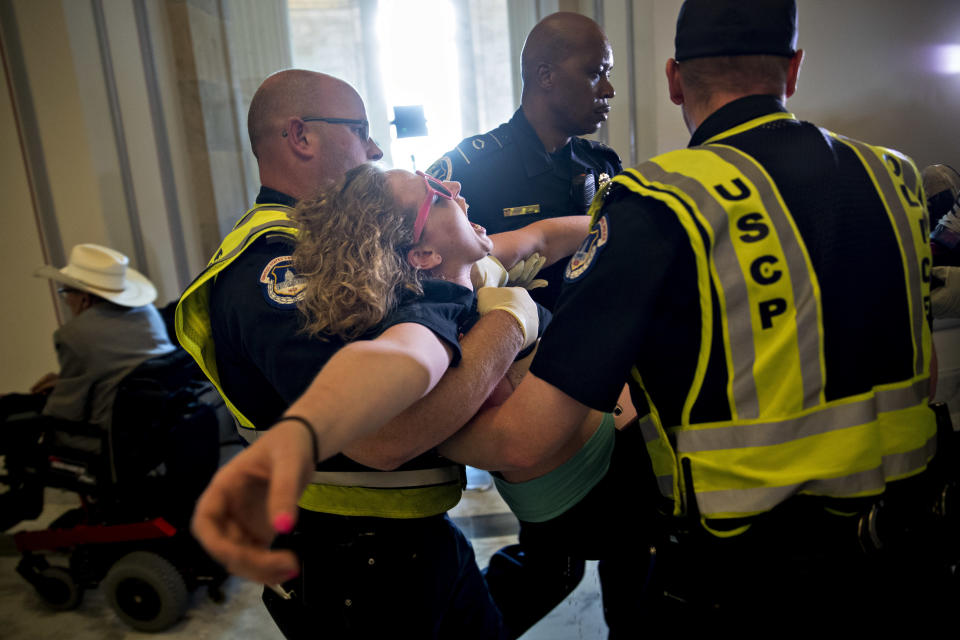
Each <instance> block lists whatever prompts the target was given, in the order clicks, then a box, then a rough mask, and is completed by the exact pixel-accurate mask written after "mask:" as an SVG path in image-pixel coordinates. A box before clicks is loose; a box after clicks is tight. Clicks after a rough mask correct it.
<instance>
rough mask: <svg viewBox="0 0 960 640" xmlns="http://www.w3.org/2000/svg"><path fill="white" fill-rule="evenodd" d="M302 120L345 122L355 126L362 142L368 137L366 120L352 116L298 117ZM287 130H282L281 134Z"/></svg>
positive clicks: (284, 133) (368, 129)
mask: <svg viewBox="0 0 960 640" xmlns="http://www.w3.org/2000/svg"><path fill="white" fill-rule="evenodd" d="M300 119H301V120H303V121H304V122H328V123H330V124H345V125H348V126H350V127H356V130H355V133H356V134H357V137H358V138H360V140H362V141H363V142H366V141H367V140H369V139H370V123H369V122H367V121H366V120H355V119H353V118H323V117H320V116H303V117H302V118H300ZM286 134H287V132H286V131H284V132H283V135H286Z"/></svg>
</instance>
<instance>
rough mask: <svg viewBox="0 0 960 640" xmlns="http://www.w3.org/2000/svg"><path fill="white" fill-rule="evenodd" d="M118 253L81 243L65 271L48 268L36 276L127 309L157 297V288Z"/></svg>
mask: <svg viewBox="0 0 960 640" xmlns="http://www.w3.org/2000/svg"><path fill="white" fill-rule="evenodd" d="M129 262H130V261H129V260H128V259H127V256H125V255H123V254H122V253H120V252H119V251H114V250H113V249H109V248H107V247H101V246H100V245H98V244H78V245H77V246H75V247H74V248H73V249H72V250H71V251H70V261H69V262H68V263H67V266H65V267H64V268H63V269H57V268H56V267H51V266H50V265H46V266H43V267H40V268H39V269H37V270H36V271H35V272H34V274H33V275H35V276H36V277H38V278H50V279H51V280H55V281H56V282H62V283H63V284H65V285H67V286H69V287H72V288H74V289H79V290H81V291H87V292H89V293H92V294H94V295H97V296H100V297H101V298H104V299H105V300H109V301H110V302H112V303H114V304H119V305H122V306H124V307H140V306H143V305H145V304H150V303H151V302H153V301H154V300H156V298H157V289H156V287H154V286H153V283H152V282H150V281H149V280H148V279H147V278H146V276H144V275H143V274H142V273H140V272H139V271H136V270H134V269H131V268H129V267H128V266H127V264H128V263H129Z"/></svg>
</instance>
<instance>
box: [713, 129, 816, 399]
mask: <svg viewBox="0 0 960 640" xmlns="http://www.w3.org/2000/svg"><path fill="white" fill-rule="evenodd" d="M702 148H703V149H708V150H710V151H712V152H713V153H715V154H717V155H718V156H720V157H721V158H723V159H724V160H725V161H727V162H729V163H730V164H732V165H733V166H735V167H736V168H737V169H739V170H740V173H742V174H743V175H744V176H746V178H747V179H748V180H750V182H752V183H753V185H754V186H755V187H756V188H757V193H758V195H759V196H760V200H761V201H762V202H763V207H764V209H766V211H767V215H768V217H769V218H770V222H771V224H773V227H774V229H776V231H777V236H778V237H779V239H780V248H781V250H782V251H783V254H784V256H785V257H786V259H787V269H788V270H789V272H790V281H791V283H792V284H793V301H794V305H795V306H796V312H797V322H796V325H797V346H798V347H799V351H800V376H801V379H802V380H803V408H804V409H809V408H811V407H815V406H817V405H818V404H820V391H821V390H822V388H823V373H822V371H821V370H820V357H819V356H820V329H819V327H820V322H819V317H818V309H817V298H816V296H815V295H814V293H813V282H812V281H811V279H810V269H809V268H808V267H807V260H806V258H805V257H804V254H803V250H802V248H801V246H800V240H798V238H797V234H796V232H795V231H794V229H793V226H792V225H791V224H790V216H789V214H788V213H787V212H786V211H785V210H784V209H783V207H782V206H780V201H779V200H778V199H777V196H776V193H775V192H774V189H773V186H772V184H771V182H770V180H769V179H768V178H767V177H766V176H765V175H764V174H763V172H761V171H760V169H759V168H758V167H757V165H756V164H755V163H753V162H751V161H750V160H748V159H747V158H746V157H744V155H743V153H742V152H739V151H737V150H735V149H733V148H731V147H723V146H713V145H710V146H705V147H702Z"/></svg>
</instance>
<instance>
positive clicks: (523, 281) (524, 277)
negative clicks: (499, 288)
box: [507, 253, 547, 291]
mask: <svg viewBox="0 0 960 640" xmlns="http://www.w3.org/2000/svg"><path fill="white" fill-rule="evenodd" d="M546 261H547V259H546V258H544V257H543V256H541V255H540V254H539V253H532V254H530V255H529V256H527V257H526V258H525V259H524V260H521V261H519V262H518V263H517V264H515V265H513V266H512V267H511V268H510V271H508V272H507V275H508V276H509V280H508V281H507V283H508V284H509V285H510V286H511V287H523V288H524V289H527V290H528V291H529V290H533V289H539V288H540V287H545V286H547V281H546V280H544V279H542V278H537V279H536V280H535V279H534V278H535V277H536V275H537V274H538V273H540V269H542V268H543V264H544V263H545V262H546Z"/></svg>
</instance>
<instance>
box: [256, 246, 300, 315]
mask: <svg viewBox="0 0 960 640" xmlns="http://www.w3.org/2000/svg"><path fill="white" fill-rule="evenodd" d="M260 286H261V288H262V291H263V298H264V300H266V301H267V304H269V305H270V306H273V307H276V308H278V309H293V308H295V307H296V304H297V303H298V302H300V301H301V300H303V296H304V289H306V288H307V279H306V278H304V277H303V276H301V275H300V274H298V273H297V272H296V270H295V269H294V268H293V256H277V257H276V258H274V259H273V260H271V261H270V262H268V263H267V264H266V266H264V267H263V271H261V272H260Z"/></svg>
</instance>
